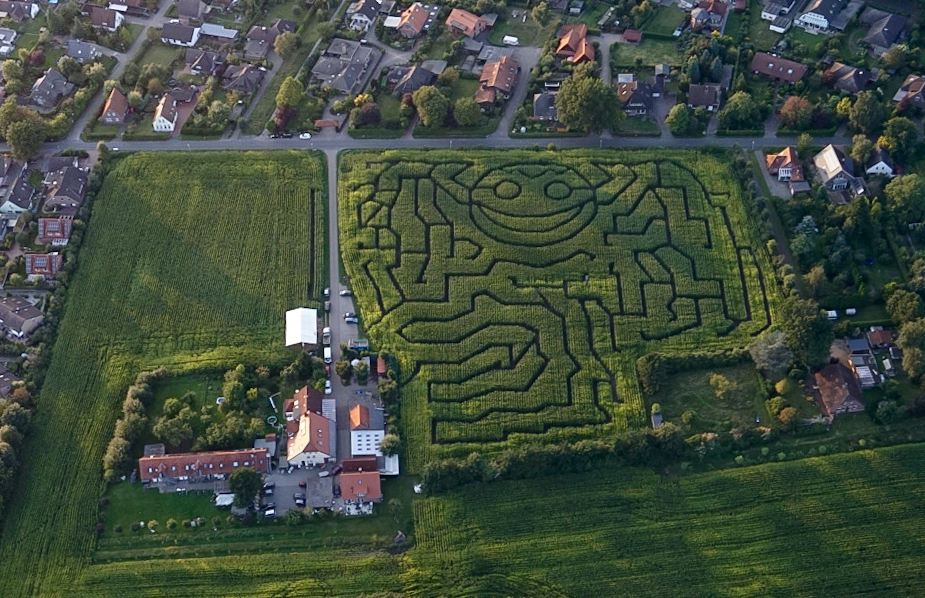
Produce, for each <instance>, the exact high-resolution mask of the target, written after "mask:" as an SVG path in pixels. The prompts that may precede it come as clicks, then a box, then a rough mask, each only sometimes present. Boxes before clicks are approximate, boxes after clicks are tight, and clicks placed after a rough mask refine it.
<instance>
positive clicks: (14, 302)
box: [0, 297, 44, 384]
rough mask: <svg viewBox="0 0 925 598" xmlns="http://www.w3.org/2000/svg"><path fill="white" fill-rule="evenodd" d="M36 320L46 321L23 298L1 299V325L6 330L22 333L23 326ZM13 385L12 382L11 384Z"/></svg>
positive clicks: (42, 315) (39, 312)
mask: <svg viewBox="0 0 925 598" xmlns="http://www.w3.org/2000/svg"><path fill="white" fill-rule="evenodd" d="M34 318H38V319H40V320H41V319H44V314H42V312H41V311H39V309H38V308H36V307H35V306H34V305H32V304H31V303H29V302H28V301H26V300H25V299H23V298H22V297H4V298H2V299H0V324H2V325H3V327H4V328H9V329H11V330H15V331H16V332H17V333H18V332H21V331H22V327H23V324H24V323H25V322H26V321H27V320H32V319H34ZM11 384H12V382H11Z"/></svg>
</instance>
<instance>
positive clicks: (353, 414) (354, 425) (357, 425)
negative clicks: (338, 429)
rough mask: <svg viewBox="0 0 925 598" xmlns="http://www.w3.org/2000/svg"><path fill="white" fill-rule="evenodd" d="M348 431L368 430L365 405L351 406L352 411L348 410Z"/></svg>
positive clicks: (367, 415)
mask: <svg viewBox="0 0 925 598" xmlns="http://www.w3.org/2000/svg"><path fill="white" fill-rule="evenodd" d="M350 429H351V430H368V429H369V407H366V406H365V405H354V406H353V409H351V410H350Z"/></svg>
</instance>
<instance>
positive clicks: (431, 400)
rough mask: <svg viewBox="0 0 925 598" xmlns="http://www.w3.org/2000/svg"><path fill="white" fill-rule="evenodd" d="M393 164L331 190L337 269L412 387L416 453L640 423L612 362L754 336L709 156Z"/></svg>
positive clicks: (732, 233)
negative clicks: (343, 235)
mask: <svg viewBox="0 0 925 598" xmlns="http://www.w3.org/2000/svg"><path fill="white" fill-rule="evenodd" d="M576 154H578V153H577V152H576ZM396 156H398V154H392V155H389V156H386V157H383V158H378V157H377V158H378V159H372V160H367V161H366V162H365V168H363V169H362V170H363V173H362V175H359V176H356V177H354V178H351V177H347V179H346V180H347V183H346V184H347V189H346V191H347V193H348V194H349V198H350V201H348V202H346V206H345V207H346V209H345V214H346V216H345V218H344V214H343V213H342V224H344V225H345V226H342V230H349V231H355V233H354V235H355V236H354V237H352V238H351V239H349V240H347V242H345V261H347V262H348V269H349V270H350V272H351V275H352V276H353V285H354V287H355V289H356V290H357V292H358V296H359V299H360V303H361V306H362V309H363V315H364V318H365V321H366V323H367V325H368V327H369V329H370V334H371V335H372V336H373V337H374V338H375V340H376V341H377V342H378V343H379V345H380V346H384V347H388V348H389V349H391V350H393V351H396V352H397V353H399V354H400V355H402V356H404V357H406V358H407V361H408V362H410V366H411V367H410V369H411V371H410V372H408V373H407V375H408V376H409V377H410V378H416V379H420V380H423V381H425V382H426V385H425V387H426V393H427V397H426V400H427V405H428V410H429V415H430V420H431V426H430V427H431V437H430V439H429V442H430V443H432V444H453V443H458V442H491V441H500V440H504V439H506V438H507V437H508V436H509V435H510V434H512V433H531V434H535V433H543V432H546V431H548V430H549V429H551V428H557V427H572V426H574V427H582V426H588V425H598V424H606V423H611V422H613V423H617V424H620V423H623V424H625V423H626V421H627V420H628V418H630V417H632V418H633V419H634V420H635V421H638V420H639V419H640V418H639V416H640V413H639V411H640V410H641V409H642V405H641V398H640V393H639V391H638V384H637V383H636V381H635V378H634V377H633V376H632V375H627V372H628V371H632V367H631V365H627V364H632V363H634V362H635V359H636V358H637V357H639V356H640V355H642V354H643V353H645V352H648V351H653V350H659V351H665V352H673V351H685V350H691V349H695V348H697V349H702V348H708V347H715V348H718V347H722V346H732V345H742V344H746V343H747V342H748V340H749V339H750V338H751V337H754V336H755V335H757V334H759V333H760V332H762V331H763V330H765V329H766V328H767V327H768V326H769V325H770V321H771V318H770V299H769V291H768V289H767V287H766V285H765V281H764V271H765V270H766V268H767V265H766V264H763V263H762V262H761V260H760V259H759V258H758V257H757V256H758V253H757V252H756V251H755V247H754V246H753V244H754V241H753V236H752V234H751V233H750V232H749V230H750V229H749V227H748V224H747V217H746V215H745V212H744V208H743V206H742V205H741V203H740V201H741V200H740V199H739V198H738V194H737V190H735V189H734V188H731V187H729V185H730V182H729V181H730V180H731V177H730V175H729V172H728V170H727V169H726V167H725V166H723V165H721V164H719V162H718V161H716V160H715V159H714V158H708V157H705V156H697V155H696V154H689V155H687V156H686V157H687V158H688V159H683V158H671V157H669V158H665V159H659V160H652V159H650V160H643V159H640V160H633V158H634V155H633V154H625V155H622V156H618V155H608V154H589V153H587V152H584V153H581V155H573V154H570V153H568V152H561V153H559V154H558V155H550V154H536V156H535V157H533V156H531V158H532V159H531V160H529V161H527V160H525V159H524V156H523V155H522V154H518V155H516V156H510V157H508V156H509V154H507V153H504V152H493V153H479V154H477V155H473V156H471V157H470V156H466V155H463V157H462V160H460V155H457V154H439V153H438V154H437V155H433V154H424V153H421V152H414V153H408V154H403V155H402V156H403V158H404V159H397V158H396ZM695 156H696V158H697V159H696V160H693V159H691V158H694V157H695ZM364 158H369V156H365V157H364ZM621 158H622V159H621ZM348 164H349V162H348ZM356 165H357V167H359V166H360V164H359V163H357V164H356ZM348 168H349V167H348ZM345 220H346V221H345ZM737 227H738V228H737ZM762 259H763V258H762ZM621 364H622V365H621ZM628 399H629V400H631V402H632V404H631V405H629V406H628V408H629V411H630V412H632V413H631V414H630V415H627V405H624V403H625V402H626V401H627V400H628ZM615 419H620V420H621V421H620V422H616V421H615Z"/></svg>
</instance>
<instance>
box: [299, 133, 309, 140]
mask: <svg viewBox="0 0 925 598" xmlns="http://www.w3.org/2000/svg"><path fill="white" fill-rule="evenodd" d="M311 138H312V134H311V133H302V134H300V135H299V139H311Z"/></svg>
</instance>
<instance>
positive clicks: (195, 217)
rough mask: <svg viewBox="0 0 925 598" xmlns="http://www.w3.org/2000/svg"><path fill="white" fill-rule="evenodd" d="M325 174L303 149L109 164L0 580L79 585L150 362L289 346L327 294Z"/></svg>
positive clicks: (211, 359) (200, 361)
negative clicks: (115, 446) (288, 331)
mask: <svg viewBox="0 0 925 598" xmlns="http://www.w3.org/2000/svg"><path fill="white" fill-rule="evenodd" d="M323 173H324V169H323V167H322V164H321V161H320V160H319V159H318V158H317V157H315V156H313V155H311V154H309V153H304V152H303V153H296V152H274V153H218V152H196V153H192V152H190V153H186V152H183V153H176V154H170V153H166V152H158V153H156V154H136V155H131V156H128V157H126V158H124V159H122V161H121V162H120V163H119V164H118V166H117V167H116V168H115V169H114V170H113V172H112V173H111V174H110V175H109V176H108V177H107V179H106V181H105V183H104V184H103V187H102V189H101V190H100V193H99V195H98V197H97V200H96V203H95V205H94V209H93V217H92V220H91V223H90V227H89V229H88V233H87V236H86V238H85V241H84V246H83V248H82V250H81V252H80V255H79V260H80V268H79V270H78V272H77V275H76V277H75V279H74V281H73V283H72V285H71V287H70V290H69V294H70V296H69V298H68V303H67V307H66V312H65V316H64V318H63V320H62V322H61V326H60V329H59V335H58V341H57V343H56V345H55V347H54V352H53V356H52V361H51V365H50V368H49V371H48V375H47V378H46V381H45V385H44V388H43V389H42V395H41V400H40V401H39V413H38V417H37V425H36V429H35V430H34V431H33V433H32V435H31V436H30V438H29V441H28V443H27V446H26V451H25V454H24V456H23V461H24V462H25V463H27V464H28V465H27V466H26V467H24V468H23V473H22V479H21V486H22V491H21V492H20V493H19V495H18V497H17V499H16V501H15V502H14V503H13V504H12V505H11V509H10V511H9V512H8V516H7V518H6V522H5V527H4V529H3V543H2V545H0V563H2V565H0V588H2V590H0V594H2V595H3V596H4V597H10V598H19V597H23V596H64V595H73V594H71V593H70V592H69V591H68V588H69V587H70V585H71V584H72V583H73V582H74V581H75V580H77V579H78V578H79V576H80V575H79V574H80V573H81V572H82V571H83V570H84V568H85V567H86V564H87V562H88V560H89V558H90V556H91V554H92V552H93V550H94V547H95V539H94V533H93V530H94V527H95V525H96V524H97V512H98V507H97V501H98V500H99V499H100V497H101V496H102V494H103V491H104V485H103V483H102V472H101V459H102V455H103V452H104V450H105V448H106V444H107V442H108V441H109V439H110V437H111V436H112V433H113V425H114V422H115V419H116V416H117V414H118V412H119V409H120V405H121V403H122V400H123V398H124V394H125V390H126V388H127V387H128V385H129V384H130V383H131V382H132V380H133V379H134V377H135V375H136V374H137V373H138V371H140V370H142V369H150V368H153V367H157V366H162V365H163V366H168V367H170V368H171V369H172V370H173V371H175V372H178V373H179V372H184V371H192V370H199V369H203V368H213V367H215V368H227V367H233V366H234V364H236V363H239V362H244V363H282V362H285V361H287V360H288V359H291V354H290V353H289V352H287V351H286V350H285V349H284V348H283V346H282V345H283V325H284V324H283V321H284V312H285V310H286V309H290V308H292V307H294V306H298V305H305V304H315V305H317V304H318V298H319V295H320V293H321V289H323V288H324V286H325V284H326V276H325V273H326V271H327V261H326V258H325V257H324V251H323V249H322V248H323V247H324V242H325V238H326V231H327V228H326V225H325V222H326V216H325V212H324V206H325V205H326V192H325V182H324V178H323V177H324V174H323ZM113 587H115V586H113ZM118 594H119V592H114V593H113V592H104V593H103V594H100V595H110V596H113V595H118Z"/></svg>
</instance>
